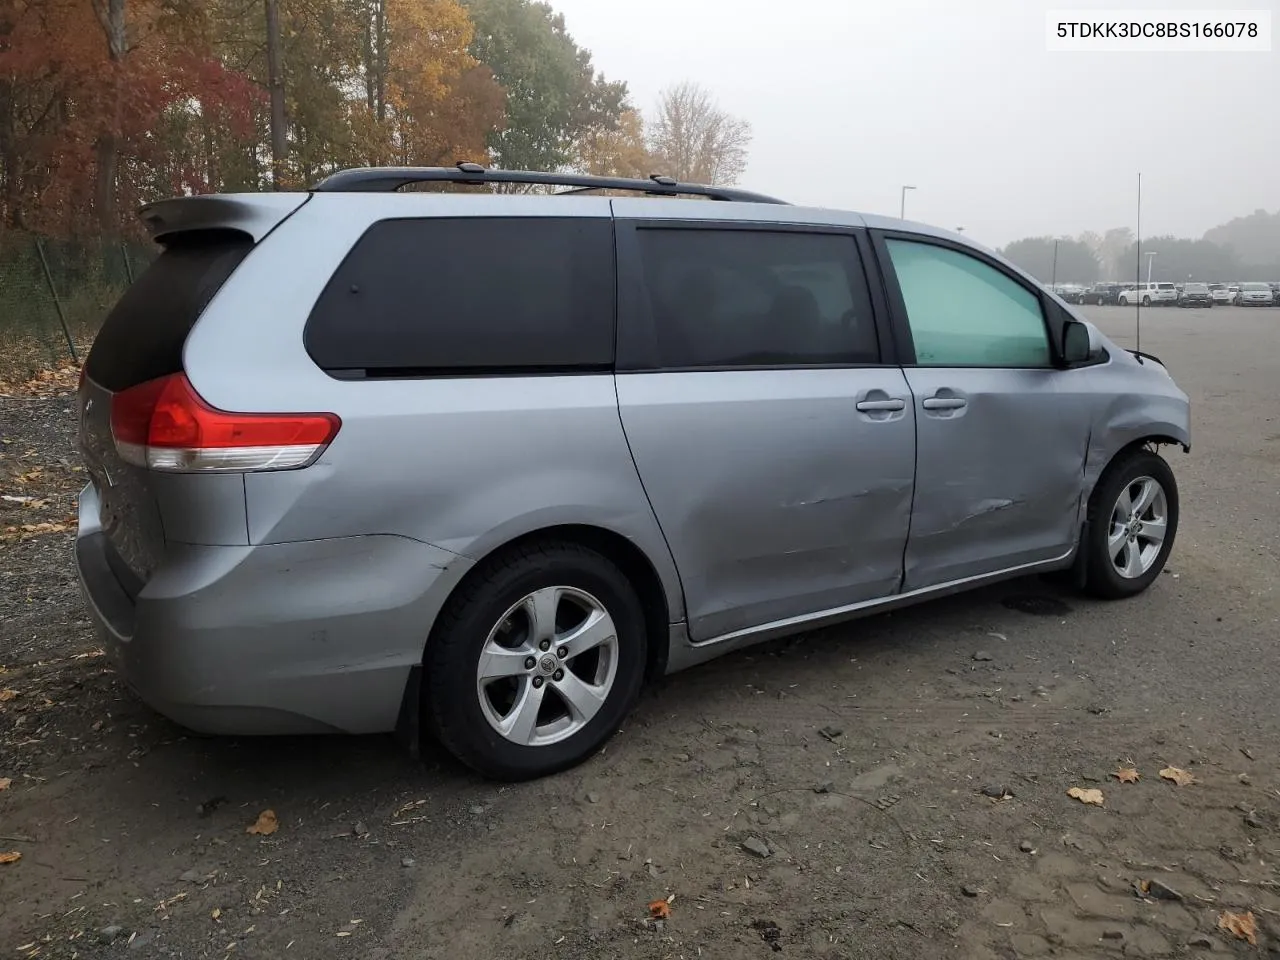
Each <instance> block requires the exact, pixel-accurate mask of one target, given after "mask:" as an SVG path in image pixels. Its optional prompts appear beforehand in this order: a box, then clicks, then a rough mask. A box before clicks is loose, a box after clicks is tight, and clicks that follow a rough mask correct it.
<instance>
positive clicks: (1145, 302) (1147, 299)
mask: <svg viewBox="0 0 1280 960" xmlns="http://www.w3.org/2000/svg"><path fill="white" fill-rule="evenodd" d="M1142 305H1143V306H1144V307H1149V306H1151V298H1150V297H1143V298H1142Z"/></svg>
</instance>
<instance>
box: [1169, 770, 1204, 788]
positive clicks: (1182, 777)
mask: <svg viewBox="0 0 1280 960" xmlns="http://www.w3.org/2000/svg"><path fill="white" fill-rule="evenodd" d="M1160 776H1161V777H1163V778H1164V779H1165V780H1172V781H1173V782H1174V783H1176V784H1177V785H1178V786H1180V787H1185V786H1186V785H1187V784H1189V783H1196V782H1197V780H1196V778H1195V777H1193V776H1192V775H1191V774H1189V773H1187V771H1185V770H1181V769H1179V768H1178V767H1165V768H1164V769H1163V770H1161V771H1160Z"/></svg>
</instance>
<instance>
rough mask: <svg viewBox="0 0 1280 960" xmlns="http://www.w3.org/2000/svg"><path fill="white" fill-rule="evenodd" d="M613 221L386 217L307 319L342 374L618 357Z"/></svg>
mask: <svg viewBox="0 0 1280 960" xmlns="http://www.w3.org/2000/svg"><path fill="white" fill-rule="evenodd" d="M614 284H615V279H614V254H613V224H612V221H610V220H606V219H598V218H552V217H527V218H495V217H478V218H473V219H441V218H430V219H412V220H409V219H406V220H383V221H381V222H379V223H376V224H374V225H373V226H372V227H370V228H369V230H368V231H366V232H365V234H364V236H362V237H361V238H360V240H359V241H358V242H357V243H356V245H355V246H354V247H353V248H352V250H351V252H350V253H349V254H348V255H347V257H346V259H345V260H343V262H342V264H341V265H340V266H339V267H338V269H337V270H336V271H335V272H334V275H333V277H332V278H331V279H330V281H329V283H328V285H327V286H326V287H325V289H324V292H323V293H322V294H321V296H320V299H319V300H318V301H317V302H316V305H315V309H313V310H312V312H311V316H310V318H309V319H308V321H307V328H306V333H305V342H306V347H307V352H308V353H310V355H311V358H312V359H313V360H314V361H315V362H316V363H317V364H318V365H319V366H320V367H322V368H323V369H325V370H327V371H331V372H334V373H354V374H360V373H363V374H365V375H368V376H413V375H424V374H448V373H499V372H513V373H518V372H530V373H538V372H569V371H576V370H581V371H590V370H608V369H610V368H611V367H612V365H613V340H614Z"/></svg>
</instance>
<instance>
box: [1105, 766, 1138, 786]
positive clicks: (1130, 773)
mask: <svg viewBox="0 0 1280 960" xmlns="http://www.w3.org/2000/svg"><path fill="white" fill-rule="evenodd" d="M1112 776H1113V777H1115V778H1116V779H1117V780H1119V781H1120V782H1121V783H1137V782H1138V781H1139V780H1141V779H1142V775H1141V774H1139V773H1138V771H1137V770H1135V769H1133V767H1121V768H1120V769H1119V770H1117V771H1116V772H1115V773H1113V774H1112Z"/></svg>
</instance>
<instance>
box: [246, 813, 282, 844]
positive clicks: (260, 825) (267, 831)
mask: <svg viewBox="0 0 1280 960" xmlns="http://www.w3.org/2000/svg"><path fill="white" fill-rule="evenodd" d="M279 829H280V821H279V820H277V819H276V812H275V811H274V810H263V811H262V812H261V813H260V814H258V819H257V820H255V821H254V822H253V823H252V824H251V825H250V826H247V827H245V828H244V832H245V833H256V834H257V835H258V836H260V837H269V836H271V834H273V833H275V832H276V831H277V830H279Z"/></svg>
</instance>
